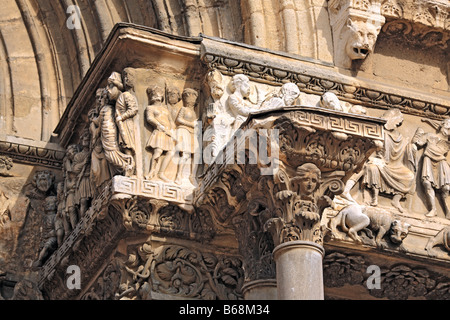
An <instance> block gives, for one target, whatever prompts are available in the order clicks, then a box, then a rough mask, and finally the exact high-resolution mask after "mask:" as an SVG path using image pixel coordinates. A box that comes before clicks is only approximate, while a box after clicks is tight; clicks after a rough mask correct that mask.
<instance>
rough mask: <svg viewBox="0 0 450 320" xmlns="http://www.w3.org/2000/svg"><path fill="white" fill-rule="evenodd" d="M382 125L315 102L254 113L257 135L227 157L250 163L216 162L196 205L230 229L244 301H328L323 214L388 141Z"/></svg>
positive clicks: (249, 124)
mask: <svg viewBox="0 0 450 320" xmlns="http://www.w3.org/2000/svg"><path fill="white" fill-rule="evenodd" d="M382 124H383V121H382V120H379V119H375V118H369V117H365V116H361V115H352V114H346V113H344V112H337V111H331V110H325V109H321V108H314V107H298V108H290V109H289V110H277V111H275V112H271V113H266V114H260V115H252V116H251V118H250V121H248V122H247V124H246V125H245V126H244V127H243V129H244V130H243V131H244V132H249V131H250V133H252V132H251V130H254V132H255V135H256V137H253V138H252V134H249V135H250V136H249V137H248V138H249V139H248V142H249V145H248V147H247V146H246V144H245V143H242V141H241V142H239V141H237V142H236V144H234V143H233V142H230V143H229V144H228V146H227V148H226V149H225V150H224V154H225V155H226V158H227V159H233V157H234V158H235V159H237V160H238V159H239V157H241V160H244V161H241V162H240V163H239V162H238V164H236V163H234V164H230V163H227V164H221V163H213V164H212V165H211V166H210V168H209V170H208V172H207V173H206V175H205V177H204V179H203V181H202V184H201V185H200V187H199V189H198V190H199V192H198V194H197V195H196V197H195V199H196V201H195V206H197V207H201V208H204V209H205V210H208V211H209V212H210V213H211V216H212V217H213V219H214V221H215V222H216V224H218V225H220V228H227V227H231V228H232V230H233V232H234V234H235V236H236V239H237V241H238V246H239V252H240V254H241V255H242V257H243V260H244V270H245V282H244V286H243V295H244V297H245V298H246V299H323V297H324V294H323V276H322V259H323V255H324V249H323V247H322V244H323V237H324V232H325V230H326V228H325V226H324V225H322V224H321V221H322V214H323V211H324V210H325V209H326V208H327V207H329V206H330V205H331V203H332V198H333V196H334V195H336V194H340V193H341V192H342V191H343V189H344V184H345V182H346V181H347V180H348V178H349V177H350V176H351V175H352V174H353V173H354V172H355V171H359V170H360V169H361V168H362V165H363V163H364V162H365V161H366V160H367V158H368V157H369V155H370V154H371V153H372V152H373V151H374V150H376V148H377V147H379V146H380V145H382V143H381V142H382V140H383V127H382ZM246 130H247V131H246ZM264 144H266V146H267V148H266V149H267V150H265V151H264V150H263V149H264V148H262V147H263V146H264ZM229 146H234V147H235V148H234V151H233V152H234V154H230V153H228V151H229V149H228V147H229ZM239 146H246V147H245V149H244V150H239ZM236 149H237V150H236ZM264 152H266V153H265V155H267V159H269V161H265V160H267V159H265V157H264ZM242 155H245V157H242ZM255 158H258V159H257V161H253V162H252V159H253V160H255ZM263 160H264V161H263Z"/></svg>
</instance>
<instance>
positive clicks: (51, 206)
mask: <svg viewBox="0 0 450 320" xmlns="http://www.w3.org/2000/svg"><path fill="white" fill-rule="evenodd" d="M56 206H57V198H56V197H53V196H51V197H47V198H45V211H46V212H54V211H56Z"/></svg>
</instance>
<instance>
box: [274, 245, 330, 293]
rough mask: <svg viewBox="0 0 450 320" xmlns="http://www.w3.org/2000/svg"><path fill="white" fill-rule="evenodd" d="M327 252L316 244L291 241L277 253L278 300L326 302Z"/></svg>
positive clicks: (277, 248) (279, 247) (278, 248)
mask: <svg viewBox="0 0 450 320" xmlns="http://www.w3.org/2000/svg"><path fill="white" fill-rule="evenodd" d="M324 254H325V250H324V248H323V247H322V246H321V245H319V244H317V243H314V242H312V241H302V240H297V241H289V242H286V243H283V244H280V245H279V246H277V247H276V248H275V250H274V252H273V255H274V259H275V262H276V264H277V283H278V299H280V300H323V298H324V294H323V269H322V259H323V256H324Z"/></svg>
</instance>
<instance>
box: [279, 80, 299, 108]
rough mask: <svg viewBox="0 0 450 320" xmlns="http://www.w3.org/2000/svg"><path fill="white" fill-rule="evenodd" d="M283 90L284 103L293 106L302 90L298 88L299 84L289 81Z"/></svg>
mask: <svg viewBox="0 0 450 320" xmlns="http://www.w3.org/2000/svg"><path fill="white" fill-rule="evenodd" d="M282 92H283V100H284V104H285V105H286V106H292V105H293V104H294V102H295V100H296V99H297V98H298V96H299V95H300V90H299V89H298V86H297V85H296V84H293V83H287V84H285V85H283V88H282Z"/></svg>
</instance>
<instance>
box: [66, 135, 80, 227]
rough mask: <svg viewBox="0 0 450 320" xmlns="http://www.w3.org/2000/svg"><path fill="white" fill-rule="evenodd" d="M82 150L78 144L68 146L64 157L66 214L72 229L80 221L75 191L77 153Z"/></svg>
mask: <svg viewBox="0 0 450 320" xmlns="http://www.w3.org/2000/svg"><path fill="white" fill-rule="evenodd" d="M79 151H80V149H79V146H78V145H77V144H71V145H69V146H68V147H67V151H66V156H65V158H64V167H63V174H64V194H65V196H66V214H67V216H68V218H69V221H70V227H71V230H73V229H75V226H76V224H77V223H78V210H77V207H76V200H75V192H76V184H77V172H76V171H75V169H74V165H75V155H76V154H77V153H78V152H79Z"/></svg>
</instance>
